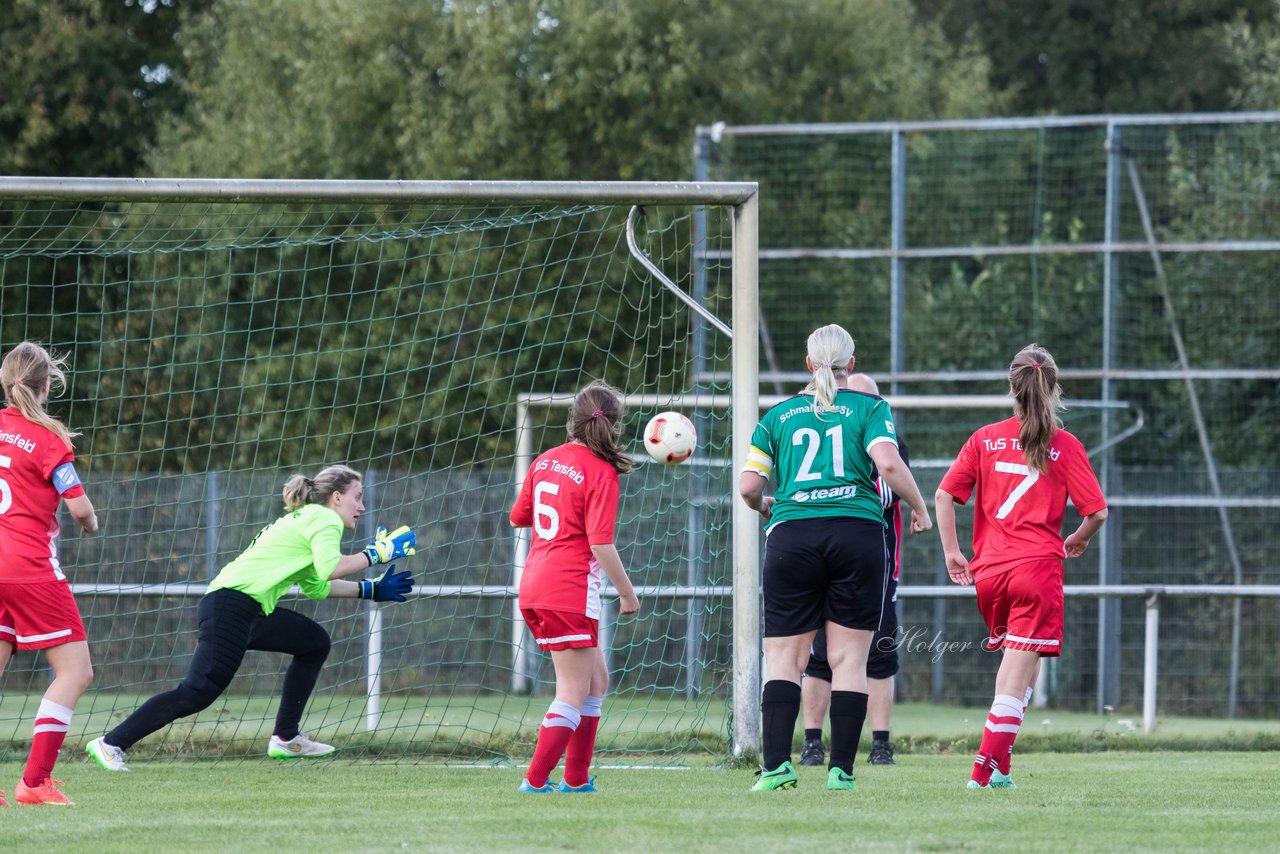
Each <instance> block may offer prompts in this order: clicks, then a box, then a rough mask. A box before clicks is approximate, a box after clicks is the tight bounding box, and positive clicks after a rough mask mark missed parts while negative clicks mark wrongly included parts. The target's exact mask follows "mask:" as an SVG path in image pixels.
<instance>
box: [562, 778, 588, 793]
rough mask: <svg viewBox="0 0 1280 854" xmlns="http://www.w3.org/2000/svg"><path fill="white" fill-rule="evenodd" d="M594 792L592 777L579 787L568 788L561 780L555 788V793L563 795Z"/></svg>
mask: <svg viewBox="0 0 1280 854" xmlns="http://www.w3.org/2000/svg"><path fill="white" fill-rule="evenodd" d="M595 790H596V778H595V777H592V778H591V779H590V780H588V781H587V782H585V783H583V784H582V785H581V786H570V785H569V784H568V783H567V782H566V781H564V780H561V781H560V785H559V786H556V791H557V792H560V793H561V794H564V793H566V792H594V791H595Z"/></svg>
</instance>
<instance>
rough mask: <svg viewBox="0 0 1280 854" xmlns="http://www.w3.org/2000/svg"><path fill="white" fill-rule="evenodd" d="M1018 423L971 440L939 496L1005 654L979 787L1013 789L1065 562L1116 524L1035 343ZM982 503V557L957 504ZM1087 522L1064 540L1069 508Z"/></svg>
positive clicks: (1054, 628)
mask: <svg viewBox="0 0 1280 854" xmlns="http://www.w3.org/2000/svg"><path fill="white" fill-rule="evenodd" d="M1009 390H1010V393H1011V394H1012V395H1013V400H1014V405H1013V412H1014V415H1013V417H1012V418H1009V419H1007V420H1005V421H1000V422H998V423H996V424H989V425H987V426H986V427H983V428H982V429H981V430H978V432H976V433H974V434H973V435H972V436H970V437H969V441H967V442H965V444H964V447H963V448H961V449H960V454H959V456H958V457H957V458H956V461H955V462H954V463H952V464H951V468H950V470H948V471H947V474H946V476H945V477H944V478H943V479H942V484H941V486H939V487H938V492H937V494H936V495H935V496H934V497H935V502H936V508H937V510H936V512H937V516H938V530H939V533H940V534H941V536H942V548H943V551H944V552H945V553H946V559H947V573H948V574H949V575H950V576H951V580H952V581H954V582H955V583H957V584H976V585H977V588H978V591H977V592H978V608H979V610H980V611H981V612H982V616H983V619H984V620H985V621H986V624H987V630H988V639H987V642H986V645H987V648H988V649H991V650H996V649H1001V648H1003V650H1004V652H1003V657H1002V659H1001V662H1000V669H999V671H998V672H997V673H996V693H995V701H994V702H993V703H992V705H991V712H990V714H989V715H988V716H987V724H986V728H985V729H984V730H983V734H982V746H981V747H980V748H979V749H978V756H977V759H976V761H975V762H974V766H973V774H972V776H971V778H970V780H969V784H968V785H969V788H971V789H985V788H988V787H992V788H1014V785H1013V780H1012V779H1011V777H1010V762H1011V758H1012V757H1011V751H1012V749H1013V742H1014V739H1016V738H1017V737H1018V728H1019V727H1020V726H1021V725H1022V715H1023V713H1024V712H1025V710H1026V707H1027V703H1028V701H1029V700H1030V698H1031V688H1032V686H1033V685H1034V684H1035V679H1036V671H1037V670H1038V669H1039V666H1040V659H1041V658H1042V657H1052V656H1056V655H1058V654H1060V653H1061V648H1062V622H1063V596H1062V559H1063V558H1064V557H1079V556H1080V555H1081V554H1083V553H1084V550H1085V549H1086V548H1088V546H1089V541H1090V540H1091V539H1093V535H1094V534H1096V533H1097V532H1098V529H1099V528H1101V527H1102V523H1103V521H1105V520H1106V518H1107V504H1106V500H1105V499H1104V498H1103V496H1102V488H1101V487H1100V486H1099V485H1098V479H1097V477H1096V476H1094V473H1093V468H1092V467H1091V466H1090V465H1089V458H1088V457H1087V456H1086V455H1085V451H1084V446H1083V445H1081V444H1080V440H1079V439H1077V438H1076V437H1075V436H1073V435H1071V434H1070V433H1068V432H1067V431H1066V430H1063V429H1062V425H1061V422H1060V421H1059V419H1058V415H1057V413H1058V410H1060V409H1062V408H1063V407H1062V389H1061V387H1059V385H1058V366H1057V364H1056V363H1055V362H1054V361H1053V356H1051V355H1049V353H1048V351H1046V350H1044V349H1043V348H1041V347H1038V346H1036V345H1035V344H1032V345H1030V346H1028V347H1026V348H1025V349H1023V350H1022V352H1020V353H1018V355H1017V356H1015V357H1014V359H1013V363H1012V364H1011V365H1010V366H1009ZM975 493H976V495H977V498H976V499H975V501H974V509H973V560H972V561H969V560H967V559H966V558H965V556H964V555H963V554H962V553H961V551H960V544H959V542H958V540H957V539H956V516H955V504H954V502H956V501H959V502H960V503H961V504H963V503H965V502H966V501H968V500H969V496H970V495H971V494H975ZM1068 498H1070V499H1071V502H1072V503H1073V504H1074V505H1075V508H1076V512H1077V513H1079V514H1080V515H1081V516H1082V517H1083V519H1082V521H1081V523H1080V527H1078V528H1077V529H1076V530H1075V531H1074V532H1073V533H1072V534H1071V535H1070V536H1068V537H1067V538H1066V542H1065V543H1064V542H1063V539H1062V519H1063V516H1064V515H1065V512H1066V507H1067V499H1068Z"/></svg>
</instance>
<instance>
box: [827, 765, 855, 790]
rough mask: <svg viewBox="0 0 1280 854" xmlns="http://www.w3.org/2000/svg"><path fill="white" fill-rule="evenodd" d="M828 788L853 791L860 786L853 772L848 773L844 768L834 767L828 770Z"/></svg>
mask: <svg viewBox="0 0 1280 854" xmlns="http://www.w3.org/2000/svg"><path fill="white" fill-rule="evenodd" d="M827 788H828V789H832V790H835V791H843V792H852V791H854V790H855V789H857V788H858V784H857V783H856V782H855V781H854V778H853V775H852V774H846V773H845V772H844V769H843V768H832V769H831V770H830V771H828V772H827Z"/></svg>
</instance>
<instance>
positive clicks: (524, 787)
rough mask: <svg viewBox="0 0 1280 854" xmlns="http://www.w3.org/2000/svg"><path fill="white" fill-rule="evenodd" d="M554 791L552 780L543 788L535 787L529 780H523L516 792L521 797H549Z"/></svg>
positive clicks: (543, 785) (542, 786) (544, 784)
mask: <svg viewBox="0 0 1280 854" xmlns="http://www.w3.org/2000/svg"><path fill="white" fill-rule="evenodd" d="M554 791H555V789H554V788H552V786H551V781H550V780H548V781H547V782H545V783H543V784H542V785H541V786H535V785H533V784H532V783H530V782H529V781H528V780H521V781H520V785H519V787H517V788H516V792H517V793H518V794H521V795H549V794H551V793H552V792H554Z"/></svg>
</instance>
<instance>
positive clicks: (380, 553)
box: [364, 525, 418, 566]
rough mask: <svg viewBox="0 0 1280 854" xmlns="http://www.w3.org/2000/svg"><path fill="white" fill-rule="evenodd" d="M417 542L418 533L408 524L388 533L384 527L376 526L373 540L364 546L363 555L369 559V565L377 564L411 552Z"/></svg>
mask: <svg viewBox="0 0 1280 854" xmlns="http://www.w3.org/2000/svg"><path fill="white" fill-rule="evenodd" d="M417 544H418V535H417V534H415V533H414V532H413V529H411V528H410V527H409V526H408V525H401V526H400V527H399V528H396V529H395V530H394V531H392V532H391V533H390V534H388V533H387V529H386V528H378V533H377V535H376V536H374V538H373V542H372V543H369V545H367V546H365V547H364V556H365V557H367V558H368V559H369V566H377V565H378V564H380V563H389V562H391V561H393V560H395V559H396V558H398V557H405V556H406V555H411V554H413V553H414V548H413V547H414V546H415V545H417Z"/></svg>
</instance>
